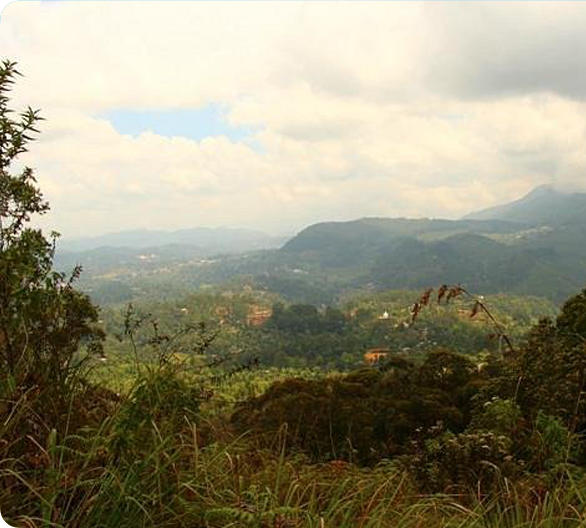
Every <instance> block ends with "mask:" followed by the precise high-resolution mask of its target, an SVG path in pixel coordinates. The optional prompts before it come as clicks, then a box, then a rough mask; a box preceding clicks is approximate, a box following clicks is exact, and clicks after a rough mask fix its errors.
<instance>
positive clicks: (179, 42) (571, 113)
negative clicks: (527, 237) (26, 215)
mask: <svg viewBox="0 0 586 528" xmlns="http://www.w3.org/2000/svg"><path fill="white" fill-rule="evenodd" d="M0 56H1V57H2V58H8V59H10V60H14V61H17V62H18V66H19V69H20V71H21V72H22V73H23V74H24V77H23V78H22V79H20V80H19V81H18V84H17V85H16V87H15V89H14V92H13V100H12V104H13V106H14V107H15V108H17V109H21V108H23V107H24V106H26V105H30V106H32V107H34V108H40V109H41V111H42V115H43V117H44V118H45V119H46V121H44V122H43V123H42V126H41V130H42V133H41V135H40V136H39V138H38V140H37V141H35V143H34V144H32V145H31V148H30V152H29V153H28V154H26V155H25V156H23V157H22V159H21V160H20V162H21V163H26V164H27V165H29V166H31V167H33V168H34V169H35V171H36V175H37V178H38V182H39V185H40V187H41V189H42V191H43V192H44V195H45V197H46V198H47V199H48V200H49V202H50V204H51V212H50V213H49V214H48V215H46V217H45V218H44V219H43V221H42V225H43V226H45V227H47V228H51V229H56V230H57V231H59V232H61V233H62V234H63V235H64V236H65V237H79V236H84V235H97V234H100V233H105V232H113V231H121V230H125V229H136V228H151V229H169V230H171V229H178V228H188V227H196V226H209V227H217V226H226V227H242V228H248V229H257V230H261V231H264V232H267V233H271V234H292V233H295V232H296V231H298V230H300V229H302V228H303V227H305V226H307V225H309V224H311V223H315V222H320V221H331V220H349V219H355V218H360V217H364V216H384V217H398V216H402V217H443V218H458V217H460V216H462V215H464V214H466V213H468V212H470V211H472V210H476V209H480V208H484V207H488V206H492V205H496V204H500V203H504V202H507V201H510V200H513V199H517V198H519V197H521V196H523V195H524V194H526V193H527V192H529V191H530V190H531V189H533V188H534V187H536V186H537V185H541V184H553V185H556V186H557V187H559V188H561V189H572V190H583V189H586V3H583V2H568V3H565V2H557V1H556V2H519V3H516V2H509V1H507V2H492V1H491V2H487V3H484V2H451V1H448V2H423V3H418V2H411V1H409V2H375V3H370V2H363V1H361V2H343V3H342V2H341V3H339V2H294V1H288V2H262V1H261V2H246V1H238V2H169V1H164V2H157V1H150V2H81V1H65V2H60V1H50V2H46V1H43V2H34V1H26V2H25V1H17V2H13V3H11V4H9V5H8V6H7V7H6V8H5V9H4V11H3V12H2V15H1V18H0ZM15 169H16V168H15Z"/></svg>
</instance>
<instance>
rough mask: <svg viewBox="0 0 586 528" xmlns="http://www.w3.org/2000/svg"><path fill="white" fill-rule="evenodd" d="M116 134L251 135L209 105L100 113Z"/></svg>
mask: <svg viewBox="0 0 586 528" xmlns="http://www.w3.org/2000/svg"><path fill="white" fill-rule="evenodd" d="M99 117H102V118H105V119H107V120H108V121H110V123H112V126H113V127H114V128H115V129H116V130H117V132H118V133H120V134H124V135H129V136H133V137H138V136H140V134H142V133H143V132H152V133H154V134H158V135H160V136H166V137H174V136H182V137H186V138H189V139H193V140H195V141H200V140H202V139H204V138H206V137H213V136H225V137H227V138H229V139H230V140H232V141H241V140H243V139H245V138H246V137H247V136H250V135H252V134H253V133H254V132H255V130H254V129H253V128H251V127H234V126H232V125H230V123H228V120H227V118H226V111H225V110H224V109H223V108H222V107H221V106H220V105H215V104H210V105H207V106H204V107H203V108H198V109H191V110H190V109H176V110H148V111H137V110H126V109H119V110H112V111H109V112H105V113H103V114H101V115H100V116H99Z"/></svg>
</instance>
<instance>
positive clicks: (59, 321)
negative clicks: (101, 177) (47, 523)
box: [0, 61, 103, 421]
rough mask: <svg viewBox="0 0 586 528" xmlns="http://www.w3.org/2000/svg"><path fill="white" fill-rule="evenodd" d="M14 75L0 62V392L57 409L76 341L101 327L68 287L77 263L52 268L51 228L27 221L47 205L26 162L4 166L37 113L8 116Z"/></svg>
mask: <svg viewBox="0 0 586 528" xmlns="http://www.w3.org/2000/svg"><path fill="white" fill-rule="evenodd" d="M19 75H20V73H19V72H18V71H17V69H16V64H15V63H13V62H10V61H4V62H2V64H1V65H0V397H1V398H2V399H3V400H5V401H16V400H18V399H19V398H20V396H21V395H22V394H25V393H28V392H29V391H32V392H33V393H34V394H37V395H38V396H39V399H40V400H43V401H44V402H45V403H50V404H49V405H48V407H50V408H51V409H52V410H58V409H59V408H60V406H59V404H58V402H59V401H63V399H65V400H67V399H68V398H69V397H70V396H71V394H72V391H74V390H75V388H76V387H77V386H78V385H76V381H78V379H79V373H80V368H79V366H80V362H79V361H78V359H79V351H80V347H81V346H82V345H85V346H86V350H88V351H91V352H100V351H101V342H102V339H103V333H102V332H101V331H100V330H99V329H98V328H97V325H96V323H97V319H98V309H97V308H96V307H95V306H94V305H93V304H92V303H91V302H90V300H89V298H88V297H87V296H86V295H85V294H83V293H80V292H78V291H76V290H75V289H74V288H73V283H74V281H75V279H76V278H77V277H78V276H79V273H80V272H81V269H80V268H76V269H74V271H73V272H72V274H71V276H69V277H67V276H66V275H64V274H62V273H57V272H55V271H53V269H52V265H53V257H54V252H55V240H56V237H57V236H58V234H57V233H52V234H51V237H50V238H47V237H45V235H44V234H43V232H42V231H41V230H40V229H35V228H33V227H31V226H30V221H31V217H32V216H33V215H42V214H44V213H46V212H47V211H48V210H49V205H48V203H47V202H46V201H45V200H44V199H43V196H42V193H41V191H40V189H39V188H38V186H37V182H36V179H35V177H34V173H33V170H32V169H31V168H30V167H24V168H23V169H22V170H21V171H20V173H18V174H11V168H12V167H13V165H14V163H15V161H16V160H17V158H18V157H19V156H20V155H21V154H23V153H25V152H27V150H28V146H29V144H30V142H31V141H33V139H34V136H35V135H36V134H38V132H39V131H38V129H37V126H38V124H39V122H40V121H41V120H42V118H41V117H40V115H39V111H38V110H33V109H32V108H30V107H29V108H27V109H26V110H25V111H24V112H22V113H21V114H19V115H18V116H15V112H14V110H12V109H11V108H10V107H9V103H10V97H9V95H10V91H11V89H12V86H13V84H14V82H15V80H16V79H17V77H18V76H19ZM49 414H50V413H49ZM57 414H59V412H57ZM0 418H1V416H0ZM44 418H46V419H49V415H45V416H44ZM0 421H1V420H0Z"/></svg>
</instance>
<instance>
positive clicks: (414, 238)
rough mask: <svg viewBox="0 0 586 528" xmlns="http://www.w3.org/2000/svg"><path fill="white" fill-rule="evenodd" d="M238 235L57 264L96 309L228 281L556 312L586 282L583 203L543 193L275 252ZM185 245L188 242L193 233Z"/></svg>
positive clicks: (380, 224)
mask: <svg viewBox="0 0 586 528" xmlns="http://www.w3.org/2000/svg"><path fill="white" fill-rule="evenodd" d="M236 231H237V230H236ZM142 233H143V235H144V236H145V237H146V235H145V233H144V232H142ZM143 235H141V236H143ZM240 235H242V233H239V234H236V233H229V232H224V233H219V234H218V237H217V239H216V240H215V242H214V241H213V240H212V238H210V237H211V233H207V234H206V236H205V237H200V238H199V240H200V241H202V242H203V241H205V242H206V243H207V245H205V244H202V245H200V246H198V245H196V244H179V243H176V244H172V243H167V244H160V245H156V243H158V242H165V241H166V242H171V241H173V240H186V238H185V237H187V235H186V234H185V233H180V232H176V233H175V234H169V236H167V237H165V236H164V235H163V234H161V233H158V234H157V235H156V236H153V237H152V239H149V240H152V244H151V245H150V246H149V247H125V248H120V247H118V248H116V247H102V248H95V249H91V250H88V251H84V252H79V253H68V252H65V251H61V252H59V253H58V255H57V259H56V263H57V266H58V268H59V269H70V268H71V267H73V265H75V264H76V263H81V264H82V265H84V274H83V278H82V280H83V281H84V282H83V285H84V287H86V288H87V291H91V292H92V294H93V295H94V296H95V298H96V300H98V301H99V302H109V300H114V299H116V300H119V301H121V300H129V299H130V298H132V297H134V296H142V295H148V296H150V297H161V296H164V297H169V296H172V295H175V294H176V293H178V292H182V291H185V289H198V288H201V287H206V286H214V285H215V286H218V285H222V284H224V285H225V284H227V283H229V284H232V285H236V286H237V285H238V284H240V285H243V284H251V285H252V286H254V287H256V288H260V289H264V290H268V291H272V292H275V293H277V294H280V295H283V296H284V297H285V298H287V299H289V300H290V301H292V302H310V303H314V304H321V303H326V304H327V303H333V302H336V299H338V298H339V297H340V295H343V294H345V293H347V292H350V291H372V290H375V291H376V290H385V289H389V288H393V289H395V288H411V289H423V288H427V287H430V286H437V285H438V284H442V283H462V284H463V285H465V286H466V287H467V288H468V289H469V290H471V291H475V292H478V293H511V294H519V295H540V296H543V297H547V298H549V299H551V300H554V301H556V302H559V301H561V300H563V299H564V298H566V297H567V296H568V295H571V293H572V292H575V291H579V290H580V289H582V288H583V287H584V285H585V284H586V244H585V243H584V241H586V194H581V193H576V194H562V193H559V192H557V191H555V190H554V189H552V188H550V187H538V188H537V189H535V190H534V191H532V192H531V193H529V194H528V195H527V196H525V197H523V198H521V199H520V200H517V201H514V202H511V203H509V204H504V205H502V206H499V207H496V208H492V209H488V210H484V211H480V212H478V213H471V214H470V215H468V216H467V217H466V218H464V219H461V220H442V219H428V218H423V219H407V218H362V219H358V220H353V221H349V222H323V223H318V224H314V225H311V226H308V227H307V228H305V229H303V230H302V231H301V232H299V233H298V234H297V235H296V236H295V237H293V238H291V239H290V240H289V241H288V242H286V243H285V244H284V245H283V246H282V247H281V248H279V249H276V248H275V247H276V246H270V245H269V244H270V243H271V240H270V239H268V238H265V239H263V238H262V237H257V238H255V236H256V235H255V236H253V235H250V234H245V235H242V236H240ZM190 236H193V237H192V238H191V239H190V240H195V234H193V233H192V235H190ZM117 237H118V240H119V241H125V240H126V241H127V242H128V240H127V239H125V238H124V237H130V238H131V239H132V240H131V242H132V241H134V242H132V243H135V244H139V241H141V240H142V243H145V242H146V240H147V238H148V237H147V238H144V239H142V238H141V237H139V236H137V237H134V235H132V236H131V235H130V234H126V235H123V234H119V235H117ZM133 237H134V238H133ZM206 237H207V238H206ZM114 238H116V237H114ZM106 239H107V237H106V238H103V239H100V240H101V241H106ZM231 240H232V241H234V245H232V246H231V245H230V243H231V242H230V241H231ZM262 240H264V241H265V243H266V244H267V245H266V246H265V247H266V248H267V249H262V250H259V251H251V249H253V248H251V247H250V245H251V244H252V245H254V244H257V243H258V244H260V243H261V242H262ZM110 241H112V240H110ZM273 242H275V243H276V240H273ZM271 247H272V248H273V249H270V248H271Z"/></svg>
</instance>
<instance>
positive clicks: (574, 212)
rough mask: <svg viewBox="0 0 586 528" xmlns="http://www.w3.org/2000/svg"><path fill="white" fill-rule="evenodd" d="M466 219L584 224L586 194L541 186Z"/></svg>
mask: <svg viewBox="0 0 586 528" xmlns="http://www.w3.org/2000/svg"><path fill="white" fill-rule="evenodd" d="M464 219H466V220H507V221H511V222H519V223H524V224H528V225H533V226H543V225H567V224H575V223H586V193H562V192H560V191H557V190H556V189H555V188H554V187H552V186H550V185H541V186H539V187H536V188H535V189H533V190H532V191H531V192H530V193H529V194H527V195H526V196H524V197H523V198H520V199H519V200H515V201H514V202H510V203H508V204H504V205H498V206H496V207H490V208H488V209H483V210H481V211H477V212H473V213H470V214H468V215H466V216H465V217H464Z"/></svg>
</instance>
